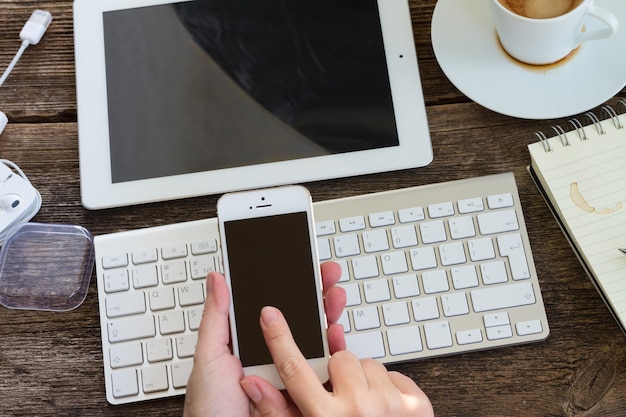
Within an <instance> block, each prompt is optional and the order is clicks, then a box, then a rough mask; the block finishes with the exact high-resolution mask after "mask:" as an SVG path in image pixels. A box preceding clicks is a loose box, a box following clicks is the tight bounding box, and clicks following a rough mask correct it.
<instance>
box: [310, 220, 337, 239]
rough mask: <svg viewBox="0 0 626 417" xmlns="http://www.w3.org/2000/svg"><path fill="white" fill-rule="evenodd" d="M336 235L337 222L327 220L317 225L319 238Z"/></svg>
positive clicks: (316, 232) (316, 230) (316, 231)
mask: <svg viewBox="0 0 626 417" xmlns="http://www.w3.org/2000/svg"><path fill="white" fill-rule="evenodd" d="M335 233H336V230H335V222H334V221H332V220H326V221H323V222H317V223H315V234H316V235H317V236H328V235H334V234H335Z"/></svg>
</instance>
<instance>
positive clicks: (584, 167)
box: [528, 115, 626, 326]
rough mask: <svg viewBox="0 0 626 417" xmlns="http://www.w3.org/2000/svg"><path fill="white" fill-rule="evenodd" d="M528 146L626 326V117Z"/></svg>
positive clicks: (545, 184)
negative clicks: (618, 123)
mask: <svg viewBox="0 0 626 417" xmlns="http://www.w3.org/2000/svg"><path fill="white" fill-rule="evenodd" d="M619 117H620V119H619V120H620V121H621V123H622V125H624V126H625V127H624V128H623V129H616V127H615V126H614V123H613V120H612V119H608V120H605V121H603V122H602V126H603V127H604V130H605V131H606V134H604V135H600V134H599V133H598V131H597V129H596V126H595V125H589V126H585V128H584V131H585V133H586V136H587V138H588V139H587V140H584V141H583V140H581V139H580V138H579V134H578V133H577V131H572V132H568V133H567V135H566V136H567V141H568V142H569V145H568V144H567V142H566V144H565V145H564V144H563V143H562V142H563V141H564V140H563V139H564V137H563V135H561V137H559V136H555V137H552V138H550V139H548V143H549V145H550V148H551V151H549V152H546V150H545V147H544V146H545V143H544V142H537V143H533V144H531V145H529V146H528V148H529V151H530V155H531V160H532V166H533V167H534V170H535V172H536V174H537V176H538V177H539V179H540V181H541V182H542V183H543V187H544V188H545V191H546V192H547V193H548V194H549V197H550V199H551V200H552V204H553V205H554V207H555V209H556V210H557V212H558V214H559V216H560V217H561V219H562V222H563V224H564V226H565V227H566V229H567V231H568V233H569V234H570V237H571V238H572V240H573V241H574V242H575V244H576V245H577V247H578V250H579V252H580V254H581V256H582V257H583V258H584V261H585V263H586V264H587V265H588V267H589V268H590V270H591V273H592V274H593V276H594V278H595V280H596V284H597V285H598V287H599V289H600V290H601V291H603V293H604V295H605V298H606V299H607V302H608V303H610V307H611V308H612V310H613V312H614V313H615V314H616V315H617V316H618V319H619V320H620V321H621V322H622V324H623V325H624V326H626V255H624V254H623V253H621V252H620V251H619V250H618V248H624V247H626V115H621V116H619Z"/></svg>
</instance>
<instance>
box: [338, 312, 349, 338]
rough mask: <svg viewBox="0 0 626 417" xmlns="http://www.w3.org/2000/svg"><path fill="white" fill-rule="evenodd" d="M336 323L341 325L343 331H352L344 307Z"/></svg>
mask: <svg viewBox="0 0 626 417" xmlns="http://www.w3.org/2000/svg"><path fill="white" fill-rule="evenodd" d="M337 323H339V324H341V325H342V326H343V332H344V333H350V332H351V331H352V328H351V327H350V318H348V311H347V310H346V309H344V310H343V312H342V313H341V316H339V320H337Z"/></svg>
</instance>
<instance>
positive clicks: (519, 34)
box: [489, 0, 619, 65]
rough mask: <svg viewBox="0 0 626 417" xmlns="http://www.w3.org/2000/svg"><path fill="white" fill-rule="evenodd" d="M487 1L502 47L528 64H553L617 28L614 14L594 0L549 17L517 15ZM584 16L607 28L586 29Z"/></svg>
mask: <svg viewBox="0 0 626 417" xmlns="http://www.w3.org/2000/svg"><path fill="white" fill-rule="evenodd" d="M535 1H537V0H535ZM539 1H541V0H539ZM489 3H490V6H491V12H492V16H493V21H494V24H495V26H496V31H497V32H498V37H499V38H500V43H501V44H502V47H503V48H504V49H505V50H506V52H508V53H509V55H511V56H512V57H513V58H515V59H517V60H519V61H521V62H525V63H527V64H533V65H546V64H552V63H555V62H557V61H559V60H561V59H563V58H565V57H566V56H567V55H569V54H570V53H571V52H572V51H573V50H574V49H576V48H578V47H579V46H580V45H581V44H582V43H584V42H587V41H593V40H599V39H606V38H609V37H611V36H613V35H614V34H615V33H616V32H617V28H618V27H619V22H618V20H617V17H615V16H614V15H613V14H612V13H610V12H608V11H606V10H604V9H601V8H599V7H597V6H595V5H594V1H593V0H582V1H581V2H580V4H578V5H577V6H576V7H575V8H574V9H572V10H570V11H569V12H567V13H565V14H562V15H560V16H556V17H551V18H531V17H526V16H523V15H520V14H516V13H514V12H513V11H512V10H509V9H508V8H506V7H505V6H503V5H502V4H501V3H500V1H499V0H489ZM585 16H592V17H594V18H596V19H598V20H600V21H601V22H603V23H604V24H605V25H606V27H605V28H602V29H596V30H592V31H586V30H585V28H584V27H583V20H584V19H585Z"/></svg>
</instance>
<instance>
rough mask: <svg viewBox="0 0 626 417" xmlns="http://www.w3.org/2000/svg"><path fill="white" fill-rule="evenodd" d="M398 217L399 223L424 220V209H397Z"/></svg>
mask: <svg viewBox="0 0 626 417" xmlns="http://www.w3.org/2000/svg"><path fill="white" fill-rule="evenodd" d="M398 219H399V220H400V223H410V222H417V221H421V220H424V219H425V216H424V209H423V208H422V207H411V208H406V209H401V210H398Z"/></svg>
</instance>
